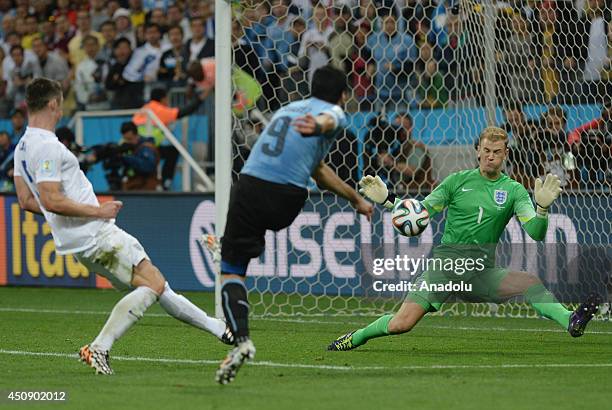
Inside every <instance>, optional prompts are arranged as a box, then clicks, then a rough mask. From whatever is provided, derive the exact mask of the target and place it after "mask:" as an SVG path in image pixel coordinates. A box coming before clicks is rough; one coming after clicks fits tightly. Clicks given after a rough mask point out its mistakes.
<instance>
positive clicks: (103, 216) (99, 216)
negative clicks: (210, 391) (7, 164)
mask: <svg viewBox="0 0 612 410" xmlns="http://www.w3.org/2000/svg"><path fill="white" fill-rule="evenodd" d="M26 103H27V105H28V114H29V118H28V122H29V123H28V128H27V129H26V132H25V134H24V135H23V137H22V138H21V140H20V141H19V144H18V147H17V149H16V152H15V186H16V189H17V196H18V197H19V204H20V205H21V207H22V208H23V209H25V210H27V211H30V212H34V213H37V214H42V215H44V216H45V219H46V220H47V222H48V223H49V226H50V227H51V233H52V234H53V240H54V242H55V246H56V251H57V253H58V254H60V255H64V254H76V256H77V258H78V259H79V261H80V262H81V263H83V264H84V265H85V266H86V267H87V268H88V269H89V270H90V271H91V272H96V273H98V274H100V275H102V276H104V277H106V278H108V279H109V280H110V281H111V282H112V283H113V285H114V286H115V287H116V288H117V289H120V290H122V289H130V288H131V289H133V290H132V291H131V292H130V293H128V294H127V295H126V296H124V297H123V298H122V299H121V300H120V301H119V302H118V303H117V304H116V305H115V307H114V308H113V311H112V312H111V314H110V317H109V318H108V320H107V321H106V324H105V325H104V327H103V328H102V331H101V332H100V334H99V335H98V336H97V337H96V339H95V340H94V341H93V342H92V343H90V344H89V345H85V346H83V347H82V348H81V349H80V351H79V355H80V357H81V360H82V361H83V362H85V363H86V364H88V365H90V366H91V367H93V368H94V369H95V370H96V373H102V374H112V373H113V371H112V369H111V367H110V364H109V351H110V349H111V347H112V345H113V343H114V342H115V341H116V340H117V339H119V338H120V337H121V336H122V335H123V334H124V333H125V332H126V331H127V330H128V329H129V328H130V327H131V326H132V325H133V324H134V323H136V321H138V319H140V318H141V317H142V316H143V315H144V312H145V311H146V310H147V309H148V308H149V306H151V305H152V304H153V303H155V302H156V301H158V300H159V303H160V305H161V307H162V308H163V309H164V310H165V311H166V312H168V314H170V315H171V316H173V317H175V318H176V319H178V320H181V321H183V322H185V323H188V324H190V325H192V326H195V327H197V328H200V329H202V330H205V331H207V332H210V333H212V334H214V335H215V336H216V337H217V338H219V339H220V340H221V341H223V342H224V343H227V344H233V335H232V334H231V332H230V331H229V329H228V327H227V326H226V323H225V322H224V321H222V320H219V319H216V318H211V317H209V316H208V315H207V314H206V313H205V312H204V311H202V310H201V309H200V308H198V307H197V306H196V305H194V304H193V303H191V302H190V301H189V300H188V299H186V298H185V297H184V296H182V295H178V294H176V293H174V291H173V290H172V289H171V288H170V286H169V285H168V282H166V280H165V279H164V277H163V275H162V274H161V272H160V271H159V270H158V269H157V268H156V267H155V265H153V264H152V263H151V260H150V259H149V257H148V256H147V254H146V253H145V251H144V249H143V247H142V245H141V244H140V243H139V242H138V240H137V239H136V238H134V237H133V236H131V235H129V234H128V233H127V232H124V231H123V230H121V229H120V228H118V227H117V226H116V225H115V219H114V218H115V217H116V216H117V213H118V212H119V210H120V209H121V207H122V205H123V204H122V203H121V202H119V201H110V202H105V203H103V204H99V203H98V200H97V198H96V195H95V194H94V191H93V188H92V186H91V183H90V182H89V181H88V180H87V178H86V177H85V175H84V174H83V172H82V171H81V170H80V169H79V163H78V160H77V158H76V157H75V156H74V155H73V154H72V153H71V152H70V151H69V150H68V149H67V148H66V147H65V146H64V145H63V144H62V143H60V142H59V140H58V139H57V137H56V136H55V134H54V132H53V131H54V130H55V125H56V124H57V122H58V121H59V119H60V118H61V116H62V103H63V97H62V87H61V85H60V84H59V83H58V82H57V81H53V80H49V79H47V78H37V79H35V80H34V81H32V82H31V83H30V84H29V85H28V87H27V88H26Z"/></svg>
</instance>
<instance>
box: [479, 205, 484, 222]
mask: <svg viewBox="0 0 612 410" xmlns="http://www.w3.org/2000/svg"><path fill="white" fill-rule="evenodd" d="M478 209H479V211H478V223H480V221H482V214H483V213H484V208H483V207H482V206H479V207H478Z"/></svg>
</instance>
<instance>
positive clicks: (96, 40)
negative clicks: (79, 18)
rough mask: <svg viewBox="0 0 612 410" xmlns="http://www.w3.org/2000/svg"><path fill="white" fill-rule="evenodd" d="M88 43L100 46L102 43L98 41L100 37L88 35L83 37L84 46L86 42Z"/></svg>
mask: <svg viewBox="0 0 612 410" xmlns="http://www.w3.org/2000/svg"><path fill="white" fill-rule="evenodd" d="M88 41H93V42H94V43H96V44H98V45H100V41H98V37H96V36H93V35H91V34H88V35H86V36H85V37H83V40H82V43H81V44H83V45H85V43H86V42H88Z"/></svg>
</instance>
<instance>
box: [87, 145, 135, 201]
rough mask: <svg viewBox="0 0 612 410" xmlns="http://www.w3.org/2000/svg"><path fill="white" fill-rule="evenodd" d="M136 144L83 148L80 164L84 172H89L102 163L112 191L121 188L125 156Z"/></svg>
mask: <svg viewBox="0 0 612 410" xmlns="http://www.w3.org/2000/svg"><path fill="white" fill-rule="evenodd" d="M133 149H134V146H133V145H131V144H121V145H118V144H115V143H112V142H111V143H107V144H99V145H93V146H91V147H89V148H82V149H81V153H80V155H78V156H77V158H78V159H79V165H80V167H81V169H82V170H83V172H87V171H88V170H89V168H90V167H91V166H92V165H94V164H97V163H102V168H103V169H104V177H105V178H106V182H107V183H108V187H109V189H110V190H111V191H119V190H121V182H122V180H123V171H124V162H123V156H124V155H126V154H129V153H131V152H132V151H133Z"/></svg>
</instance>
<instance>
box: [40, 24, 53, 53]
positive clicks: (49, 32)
mask: <svg viewBox="0 0 612 410" xmlns="http://www.w3.org/2000/svg"><path fill="white" fill-rule="evenodd" d="M40 26H41V29H40V34H41V38H42V40H43V42H44V43H45V45H46V46H47V49H48V50H53V49H54V48H55V47H54V45H53V44H54V41H55V20H53V19H48V20H45V21H43V22H42V23H41V24H40Z"/></svg>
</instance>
